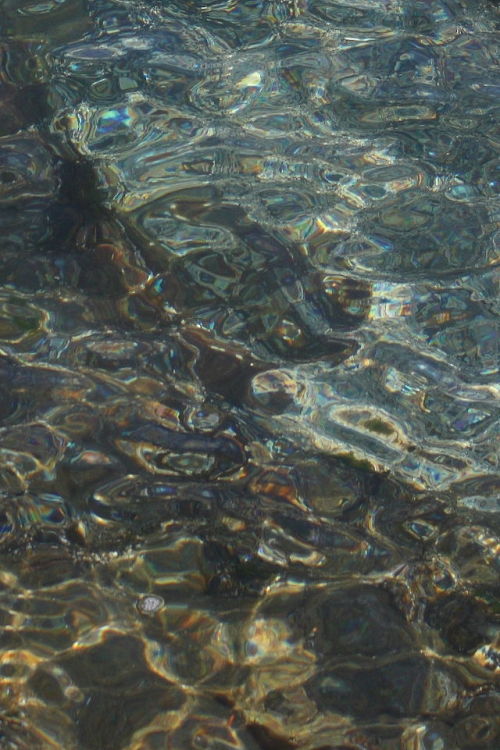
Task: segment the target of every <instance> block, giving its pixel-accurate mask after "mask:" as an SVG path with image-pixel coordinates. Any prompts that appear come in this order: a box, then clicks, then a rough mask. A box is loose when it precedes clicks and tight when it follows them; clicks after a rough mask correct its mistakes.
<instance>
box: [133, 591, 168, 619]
mask: <svg viewBox="0 0 500 750" xmlns="http://www.w3.org/2000/svg"><path fill="white" fill-rule="evenodd" d="M164 604H165V601H164V599H162V598H161V596H157V595H156V594H148V595H147V596H143V597H141V598H140V599H139V600H138V601H137V604H136V606H137V609H138V610H139V612H140V613H141V614H143V615H154V614H155V613H156V612H158V611H159V610H160V609H161V608H162V607H163V606H164Z"/></svg>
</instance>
